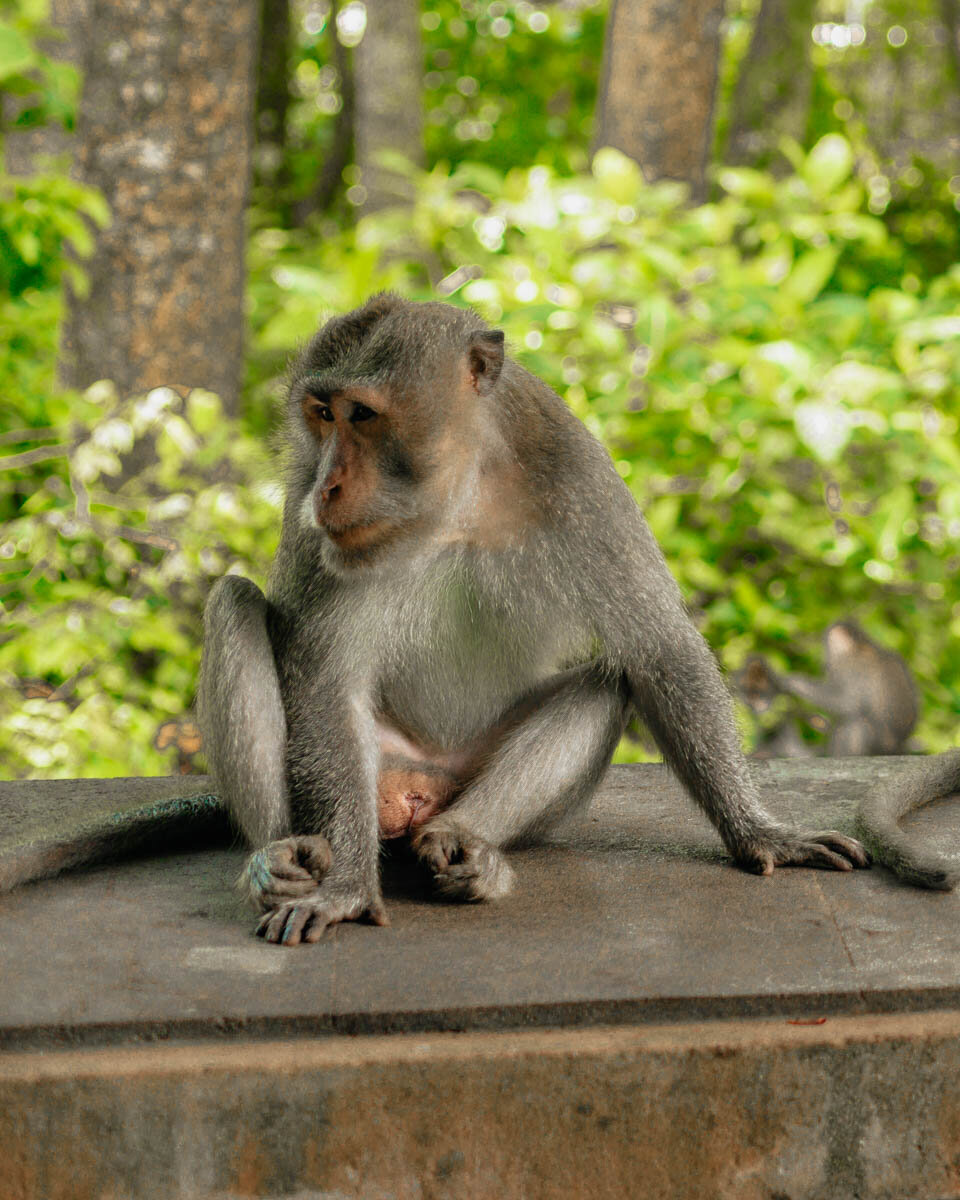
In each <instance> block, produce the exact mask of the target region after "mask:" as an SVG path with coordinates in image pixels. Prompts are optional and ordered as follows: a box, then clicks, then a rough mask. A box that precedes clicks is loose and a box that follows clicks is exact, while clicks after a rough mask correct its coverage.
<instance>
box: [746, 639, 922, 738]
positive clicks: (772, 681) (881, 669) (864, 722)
mask: <svg viewBox="0 0 960 1200" xmlns="http://www.w3.org/2000/svg"><path fill="white" fill-rule="evenodd" d="M823 645H824V665H825V672H824V676H823V678H821V679H814V678H811V677H810V676H808V675H795V674H787V675H780V674H778V673H777V672H776V671H774V670H773V668H772V667H771V666H770V664H769V663H768V662H767V660H766V659H765V658H763V656H762V655H754V656H752V657H751V658H750V659H748V660H747V662H746V664H745V665H744V667H743V669H742V670H741V671H738V672H736V674H735V675H734V677H733V678H734V682H735V685H736V688H737V691H738V693H739V694H740V696H741V697H742V699H743V701H744V703H745V704H746V705H747V706H748V707H749V708H750V709H751V711H752V712H753V713H754V714H755V715H757V716H759V715H760V714H762V713H764V712H767V711H768V710H769V709H770V708H771V707H772V706H773V704H774V703H775V702H776V700H777V698H778V697H779V696H791V697H794V698H795V699H798V700H802V701H804V702H806V703H809V704H812V705H814V706H815V707H816V708H819V709H822V710H823V711H824V712H826V713H828V714H830V715H831V716H832V717H833V718H834V723H833V728H832V732H831V734H830V738H829V740H828V743H827V750H826V753H827V754H829V755H833V756H842V755H848V754H850V755H853V754H902V753H903V752H904V749H905V746H906V741H907V738H908V737H909V735H910V734H911V732H912V731H913V727H914V725H915V724H916V720H917V697H916V691H915V688H914V684H913V678H912V676H911V675H910V670H909V668H908V667H907V664H906V663H905V662H904V661H903V659H902V658H901V657H900V655H899V654H896V653H894V651H892V650H887V649H885V648H884V647H883V646H880V645H878V644H877V643H876V642H874V641H873V640H872V639H871V638H869V637H867V635H866V634H865V633H864V632H863V630H862V629H861V628H860V626H859V625H857V624H856V623H855V622H854V621H836V622H834V624H832V625H830V626H829V628H828V629H827V630H826V632H825V633H824V635H823ZM805 719H807V720H808V721H809V723H810V724H811V725H813V726H814V727H815V728H818V727H822V728H826V723H825V722H824V721H823V719H822V718H821V717H819V715H818V714H812V715H811V716H810V717H808V718H805ZM758 753H759V754H761V755H763V756H766V757H770V756H772V755H774V754H777V755H780V756H782V757H791V756H794V757H799V756H802V755H804V754H806V755H813V754H815V753H817V751H816V750H815V749H814V748H813V746H812V745H811V744H810V743H807V742H804V741H803V739H802V738H801V737H800V735H799V733H798V732H797V729H796V714H791V716H790V718H789V719H788V720H787V721H785V722H784V724H783V725H782V726H780V727H779V728H778V729H777V730H776V731H775V732H774V734H773V735H772V737H768V738H767V739H766V740H765V741H764V742H763V743H762V744H761V747H760V749H759V750H758Z"/></svg>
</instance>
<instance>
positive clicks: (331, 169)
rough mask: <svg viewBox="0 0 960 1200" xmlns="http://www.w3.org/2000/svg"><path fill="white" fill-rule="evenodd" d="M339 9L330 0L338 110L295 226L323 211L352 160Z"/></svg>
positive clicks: (348, 73)
mask: <svg viewBox="0 0 960 1200" xmlns="http://www.w3.org/2000/svg"><path fill="white" fill-rule="evenodd" d="M339 11H340V0H331V4H330V23H329V25H328V27H327V37H328V38H329V39H330V60H331V62H332V63H333V65H334V67H335V68H336V71H337V75H338V76H339V79H340V111H339V112H338V113H337V115H336V117H335V118H334V124H333V137H332V139H331V141H330V147H329V149H328V150H327V154H326V157H325V158H324V160H323V165H322V166H321V167H320V170H319V172H318V174H317V178H316V182H315V183H314V185H313V187H312V188H311V189H310V191H309V193H308V194H307V195H306V196H304V197H303V199H302V200H300V201H298V202H297V203H296V204H294V206H293V222H294V224H295V225H303V224H304V222H305V221H307V220H308V218H309V217H311V216H312V215H313V214H314V213H321V212H326V210H327V209H328V208H329V207H330V205H331V204H332V203H333V201H334V197H335V196H336V194H337V191H338V190H339V188H340V187H341V184H342V180H343V171H344V168H345V167H346V166H347V165H348V164H349V163H350V162H351V161H352V159H353V143H354V135H353V127H354V118H355V115H356V87H355V84H354V76H353V61H352V56H351V52H350V51H349V50H348V49H347V47H346V46H345V45H344V44H343V42H341V41H340V38H339V37H338V36H337V13H338V12H339Z"/></svg>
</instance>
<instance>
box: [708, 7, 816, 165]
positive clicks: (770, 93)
mask: <svg viewBox="0 0 960 1200" xmlns="http://www.w3.org/2000/svg"><path fill="white" fill-rule="evenodd" d="M814 3H815V0H763V3H762V4H761V6H760V12H759V13H758V14H757V20H756V24H755V25H754V29H753V37H752V38H751V39H750V48H749V50H748V51H747V53H746V56H745V58H744V60H743V63H742V64H741V67H740V74H739V77H738V79H737V84H736V89H735V91H734V95H733V104H732V113H731V116H730V136H729V140H728V143H727V153H726V156H725V157H726V158H727V160H728V161H730V162H734V163H756V164H758V165H761V166H764V165H766V163H767V162H768V161H769V159H770V158H771V157H772V156H773V154H774V152H775V151H776V148H777V143H778V142H779V140H780V138H781V137H783V136H788V137H792V138H794V139H795V140H796V141H798V142H800V144H801V145H803V144H804V142H805V135H806V130H807V122H808V120H809V118H810V101H811V97H812V94H813V63H812V60H811V58H810V45H811V42H810V31H811V29H812V28H813V21H814Z"/></svg>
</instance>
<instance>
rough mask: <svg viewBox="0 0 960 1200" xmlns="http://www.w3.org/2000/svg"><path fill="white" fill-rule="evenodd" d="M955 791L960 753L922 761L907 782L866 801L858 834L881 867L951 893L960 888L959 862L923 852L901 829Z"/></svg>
mask: <svg viewBox="0 0 960 1200" xmlns="http://www.w3.org/2000/svg"><path fill="white" fill-rule="evenodd" d="M952 792H960V750H948V751H947V752H946V753H945V754H938V755H937V756H936V757H935V758H932V759H923V760H920V761H918V762H917V764H916V768H915V769H914V770H912V771H911V772H909V773H908V774H907V776H906V778H904V777H903V776H902V775H901V776H899V777H898V778H896V779H893V780H891V781H890V782H889V783H888V784H886V785H885V786H884V787H883V788H881V789H880V790H879V791H878V792H877V793H875V794H874V795H872V796H870V797H868V798H867V799H866V800H862V801H861V802H860V807H859V808H858V810H857V832H858V835H859V837H860V838H861V840H862V841H863V843H864V845H865V846H866V847H867V849H868V850H869V851H870V853H871V854H872V855H873V857H874V858H875V859H876V860H877V862H881V863H883V865H884V866H885V867H889V868H890V870H891V871H893V872H894V873H895V874H896V875H898V876H899V877H900V878H901V879H902V880H904V881H905V882H906V883H912V884H914V885H915V886H916V887H925V888H936V889H938V890H939V891H944V892H948V891H950V890H951V889H952V888H955V887H956V886H957V884H958V883H960V863H957V862H952V861H950V860H948V859H945V858H941V857H940V856H939V855H936V854H928V853H924V852H923V851H922V850H919V849H918V848H917V846H916V845H915V844H914V841H913V839H912V838H910V837H908V836H907V834H905V833H904V831H903V830H902V829H901V828H900V819H901V818H902V817H905V816H906V815H907V813H909V812H913V811H914V809H917V808H922V807H923V805H924V804H929V803H930V802H931V801H933V800H940V799H942V798H943V797H944V796H949V795H950V794H951V793H952Z"/></svg>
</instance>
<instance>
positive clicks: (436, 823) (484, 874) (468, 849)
mask: <svg viewBox="0 0 960 1200" xmlns="http://www.w3.org/2000/svg"><path fill="white" fill-rule="evenodd" d="M413 849H414V851H415V853H416V854H417V856H418V858H419V859H420V860H421V862H423V863H425V864H426V866H427V867H428V868H429V870H430V871H431V872H432V874H433V882H434V886H435V887H436V889H437V891H438V892H439V893H440V895H441V896H444V897H446V899H448V900H474V901H475V900H499V899H500V897H501V896H505V895H506V894H507V893H508V892H509V891H510V889H511V887H512V886H513V879H514V873H513V868H512V867H511V866H510V865H509V863H508V862H507V860H506V858H505V857H504V855H503V853H502V852H501V851H500V850H498V849H497V847H496V846H491V845H490V843H489V842H485V841H484V840H483V839H482V838H479V837H476V836H475V835H474V834H472V833H469V832H468V831H467V830H465V829H463V828H461V827H460V826H459V825H458V824H457V822H456V821H455V820H453V819H452V818H451V817H446V816H443V817H438V818H435V819H434V820H432V821H431V822H430V823H429V824H428V825H425V826H424V827H423V828H422V829H421V830H420V831H419V832H418V833H417V834H416V835H415V836H414V838H413Z"/></svg>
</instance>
